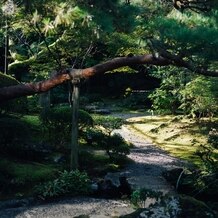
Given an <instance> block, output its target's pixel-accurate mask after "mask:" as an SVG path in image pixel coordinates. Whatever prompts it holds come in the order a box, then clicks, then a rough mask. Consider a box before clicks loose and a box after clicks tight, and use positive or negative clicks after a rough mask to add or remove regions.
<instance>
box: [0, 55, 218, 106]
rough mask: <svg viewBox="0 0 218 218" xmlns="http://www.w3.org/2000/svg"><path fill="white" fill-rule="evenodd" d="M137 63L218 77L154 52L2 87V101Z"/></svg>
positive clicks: (214, 72) (212, 72)
mask: <svg viewBox="0 0 218 218" xmlns="http://www.w3.org/2000/svg"><path fill="white" fill-rule="evenodd" d="M136 64H147V65H158V66H167V65H174V66H178V67H184V68H187V69H189V70H190V71H192V72H194V73H198V74H202V75H206V76H214V77H218V71H208V70H205V69H202V68H197V67H196V66H195V65H193V64H191V63H190V62H187V61H184V60H183V59H181V58H179V57H177V56H176V55H171V54H169V53H167V52H165V53H164V54H162V56H158V57H154V56H153V55H152V54H147V55H141V56H133V57H120V58H114V59H112V60H110V61H107V62H105V63H102V64H98V65H95V66H93V67H89V68H86V69H64V70H61V71H59V72H57V73H55V74H53V76H52V77H51V78H50V79H47V80H44V81H40V82H37V83H26V84H19V85H15V86H9V87H4V88H1V89H0V103H1V102H4V101H7V100H10V99H14V98H18V97H22V96H28V95H34V94H38V93H43V92H47V91H48V90H50V89H52V88H54V87H56V86H58V85H60V84H62V83H64V82H66V81H70V80H73V79H83V78H84V79H86V78H89V77H92V76H94V75H96V74H100V73H105V72H107V71H111V70H114V69H117V68H120V67H124V66H129V67H131V66H134V65H136Z"/></svg>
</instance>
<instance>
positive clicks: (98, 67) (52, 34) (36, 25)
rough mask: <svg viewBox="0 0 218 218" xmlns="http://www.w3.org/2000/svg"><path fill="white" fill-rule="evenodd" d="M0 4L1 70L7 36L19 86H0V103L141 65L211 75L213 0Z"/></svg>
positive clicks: (215, 32) (216, 26)
mask: <svg viewBox="0 0 218 218" xmlns="http://www.w3.org/2000/svg"><path fill="white" fill-rule="evenodd" d="M0 6H1V8H2V10H1V11H0V16H1V17H2V18H3V19H1V22H0V25H1V27H2V28H1V30H0V47H1V51H2V52H1V69H4V64H3V61H2V60H3V58H4V52H3V50H4V49H3V48H4V46H5V36H6V34H8V36H9V39H10V40H9V42H10V43H9V51H10V56H9V57H7V58H8V60H9V66H8V68H9V73H10V74H11V75H12V76H14V77H15V78H16V79H17V80H18V81H20V84H19V85H16V86H7V87H3V88H1V89H0V102H2V101H5V100H9V99H13V98H17V97H20V96H26V95H32V94H36V93H41V92H45V91H48V90H49V89H51V88H53V87H55V86H57V85H59V84H62V83H64V82H66V81H70V80H72V79H86V78H88V77H91V76H93V75H95V74H98V73H104V72H107V71H113V70H114V69H117V68H121V70H128V71H134V69H135V66H136V65H142V64H143V65H146V66H150V65H156V66H176V67H178V70H176V69H175V68H173V70H172V69H170V71H172V72H173V71H174V72H175V71H178V72H187V71H188V72H190V73H191V72H192V73H195V74H202V75H205V76H213V77H217V76H218V72H217V64H218V62H217V60H218V54H217V49H218V41H217V39H218V14H217V2H216V1H215V0H213V1H212V0H211V1H200V0H196V1H189V0H180V1H171V0H169V1H168V0H158V1H149V0H135V1H134V0H132V1H123V0H110V1H97V0H89V1H83V0H79V1H72V0H71V1H67V0H66V1H60V0H41V1H28V0H27V1H19V0H16V1H15V0H14V1H12V0H6V1H3V2H2V3H0ZM11 7H12V8H13V11H12V12H11V13H8V12H7V10H6V9H8V10H9V9H10V8H11ZM6 30H7V31H6ZM115 57H117V58H115ZM126 66H127V67H129V68H125V67H126ZM2 71H3V70H2Z"/></svg>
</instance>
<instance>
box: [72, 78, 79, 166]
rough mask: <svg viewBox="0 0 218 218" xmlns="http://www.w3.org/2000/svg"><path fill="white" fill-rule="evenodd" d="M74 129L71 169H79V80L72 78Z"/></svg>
mask: <svg viewBox="0 0 218 218" xmlns="http://www.w3.org/2000/svg"><path fill="white" fill-rule="evenodd" d="M72 84H73V93H72V107H73V108H72V131H71V163H70V168H71V170H76V169H78V166H79V164H78V152H79V151H78V115H79V81H78V80H72Z"/></svg>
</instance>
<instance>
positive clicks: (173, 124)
mask: <svg viewBox="0 0 218 218" xmlns="http://www.w3.org/2000/svg"><path fill="white" fill-rule="evenodd" d="M129 121H131V125H130V126H131V127H132V128H133V129H134V130H135V131H138V132H140V133H141V134H142V135H143V136H144V137H145V138H147V139H150V140H151V141H152V142H153V143H155V144H157V145H158V146H160V147H161V148H162V149H164V150H165V151H167V152H169V153H170V154H172V155H173V156H176V157H179V158H181V159H184V160H187V161H189V162H191V163H194V164H196V165H198V166H201V165H202V164H203V161H202V159H201V158H200V157H199V156H198V155H197V154H196V151H197V150H198V149H199V147H200V145H206V144H207V136H208V132H209V130H210V129H211V127H212V126H213V125H215V124H216V122H217V118H213V121H211V120H210V121H209V120H208V119H203V120H202V121H201V123H199V122H197V121H196V120H194V119H188V118H181V117H180V118H179V119H177V117H173V116H163V117H161V116H148V117H141V118H140V117H138V118H134V119H129ZM212 157H213V159H214V160H216V158H217V157H218V149H215V150H213V154H212Z"/></svg>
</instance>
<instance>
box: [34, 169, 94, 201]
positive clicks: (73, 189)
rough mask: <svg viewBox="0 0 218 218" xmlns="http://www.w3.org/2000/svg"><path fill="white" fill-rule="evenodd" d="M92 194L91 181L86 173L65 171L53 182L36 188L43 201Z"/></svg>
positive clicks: (36, 192) (36, 193)
mask: <svg viewBox="0 0 218 218" xmlns="http://www.w3.org/2000/svg"><path fill="white" fill-rule="evenodd" d="M89 192H90V179H89V177H88V175H87V174H86V173H85V172H80V171H79V170H75V171H70V172H68V171H66V170H65V171H63V172H60V173H59V176H58V177H57V178H56V179H55V180H52V181H48V182H45V183H43V184H40V185H37V186H36V187H35V195H36V196H37V197H38V198H40V199H42V200H47V199H54V198H57V197H61V196H67V195H70V196H76V195H85V194H88V193H89Z"/></svg>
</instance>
